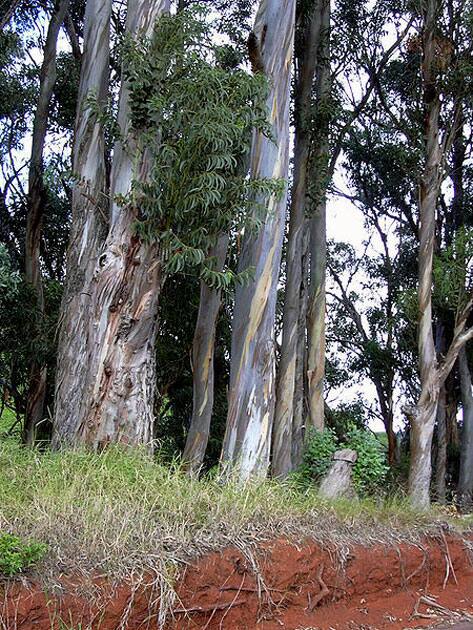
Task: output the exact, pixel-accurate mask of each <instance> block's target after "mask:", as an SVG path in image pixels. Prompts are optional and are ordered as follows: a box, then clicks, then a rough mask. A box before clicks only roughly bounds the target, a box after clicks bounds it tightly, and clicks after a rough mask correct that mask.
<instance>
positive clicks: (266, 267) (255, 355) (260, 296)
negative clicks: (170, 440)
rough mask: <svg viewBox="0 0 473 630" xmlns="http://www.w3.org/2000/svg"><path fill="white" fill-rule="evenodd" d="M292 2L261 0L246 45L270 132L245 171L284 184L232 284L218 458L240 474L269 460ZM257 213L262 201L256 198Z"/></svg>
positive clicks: (261, 470) (259, 140)
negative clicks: (248, 272)
mask: <svg viewBox="0 0 473 630" xmlns="http://www.w3.org/2000/svg"><path fill="white" fill-rule="evenodd" d="M294 22H295V0H288V1H287V2H279V1H277V0H261V1H260V3H259V6H258V11H257V14H256V19H255V24H254V28H253V31H252V32H251V33H250V36H249V40H248V44H249V52H250V61H251V63H252V68H253V71H254V72H255V73H256V74H257V75H258V74H259V75H261V76H264V77H267V80H268V81H269V85H270V88H269V93H268V97H267V113H268V116H269V124H270V128H271V137H268V136H264V135H263V134H262V133H261V131H259V130H255V132H254V134H253V144H252V149H251V158H250V177H251V178H252V179H253V178H258V179H259V178H263V179H272V180H279V181H280V182H283V185H284V188H283V190H281V191H280V192H279V194H278V195H276V194H273V195H272V196H271V197H270V198H269V199H268V200H267V205H266V207H265V208H264V210H265V211H266V217H265V219H264V222H263V225H262V226H261V227H260V229H259V230H258V233H257V234H254V232H253V233H251V232H250V233H245V235H244V242H243V246H242V251H241V255H240V261H239V264H240V269H246V268H248V267H253V268H254V279H253V280H252V281H251V282H249V283H248V284H246V285H245V286H240V287H238V288H237V291H236V295H235V305H234V313H233V331H232V351H231V373H230V391H229V399H228V419H227V427H226V432H225V438H224V444H223V449H222V461H223V463H224V464H226V465H232V466H233V467H234V468H235V470H236V471H237V475H238V476H239V477H240V478H241V479H243V480H245V479H247V478H249V477H250V476H252V475H258V474H263V475H264V474H265V473H266V471H267V468H268V465H269V456H270V447H271V433H272V426H273V417H274V405H275V347H274V344H275V340H274V324H275V310H276V296H277V283H278V279H279V266H280V262H281V252H282V242H283V236H284V227H285V217H286V181H285V180H287V176H288V166H289V100H290V80H291V62H292V52H293V40H294ZM254 206H255V208H254V215H255V216H258V215H261V210H262V208H261V206H262V200H261V199H258V198H255V200H254Z"/></svg>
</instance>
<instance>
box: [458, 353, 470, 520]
mask: <svg viewBox="0 0 473 630" xmlns="http://www.w3.org/2000/svg"><path fill="white" fill-rule="evenodd" d="M458 367H459V372H460V388H461V401H462V408H463V428H462V435H461V451H460V478H459V481H458V503H459V505H460V507H461V509H462V510H465V511H470V510H471V509H472V508H473V393H472V383H471V372H470V367H469V365H468V358H467V353H466V349H465V348H463V349H462V350H461V351H460V354H459V356H458Z"/></svg>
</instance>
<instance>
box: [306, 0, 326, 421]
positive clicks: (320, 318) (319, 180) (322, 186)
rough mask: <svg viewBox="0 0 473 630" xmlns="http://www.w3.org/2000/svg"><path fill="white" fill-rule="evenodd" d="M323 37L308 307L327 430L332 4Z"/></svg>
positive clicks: (313, 372) (315, 402)
mask: <svg viewBox="0 0 473 630" xmlns="http://www.w3.org/2000/svg"><path fill="white" fill-rule="evenodd" d="M322 35H323V36H322V37H321V46H320V52H319V57H320V58H319V61H318V69H317V86H316V98H317V108H318V110H319V112H320V113H321V114H320V118H321V123H320V129H319V132H318V134H317V135H316V137H315V143H316V146H315V147H314V154H313V156H312V168H311V173H312V179H313V182H312V185H313V190H312V198H315V199H316V200H317V201H316V203H315V209H314V212H313V216H312V220H311V222H310V252H311V258H310V289H309V306H308V318H307V328H308V360H307V377H308V388H309V391H308V397H309V420H310V424H311V426H313V427H315V428H316V429H317V430H319V431H321V430H323V428H324V422H325V417H324V379H325V302H326V295H325V280H326V267H327V228H326V190H327V184H328V182H327V177H328V175H327V166H328V152H329V146H328V118H327V111H328V110H329V103H328V100H329V98H330V92H331V75H330V50H329V45H330V2H329V1H328V0H323V16H322Z"/></svg>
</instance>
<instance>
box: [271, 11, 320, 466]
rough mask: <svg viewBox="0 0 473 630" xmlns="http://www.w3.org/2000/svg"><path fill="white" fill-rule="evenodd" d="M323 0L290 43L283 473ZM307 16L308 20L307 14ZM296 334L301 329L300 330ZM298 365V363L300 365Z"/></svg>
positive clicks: (278, 419)
mask: <svg viewBox="0 0 473 630" xmlns="http://www.w3.org/2000/svg"><path fill="white" fill-rule="evenodd" d="M324 4H325V0H316V1H315V0H314V2H313V6H312V10H311V14H310V16H306V14H305V12H302V15H300V16H298V17H299V20H300V21H301V23H302V24H301V27H300V31H301V32H300V33H299V25H298V29H297V32H298V34H299V36H298V37H296V43H295V57H296V60H297V63H296V72H297V76H296V85H295V112H294V115H295V145H294V174H293V184H292V195H291V206H290V210H289V212H290V218H289V234H288V244H287V256H286V270H287V271H286V289H285V295H284V312H283V336H282V345H281V359H280V362H279V366H278V378H277V389H276V409H275V413H274V430H273V454H272V464H271V466H272V473H273V475H274V476H276V477H285V476H286V475H287V474H288V473H289V472H290V471H291V470H292V468H293V462H292V433H293V423H294V413H295V404H296V403H295V388H296V365H297V354H298V345H299V335H300V334H301V331H300V329H299V318H300V310H301V282H302V253H303V247H302V244H303V243H302V242H303V230H304V226H305V223H304V220H305V213H306V197H307V169H308V164H309V147H310V129H309V128H308V123H309V121H310V109H311V107H312V98H311V93H312V86H313V83H314V75H315V70H316V67H317V62H318V59H317V53H318V48H319V44H320V34H321V28H322V14H323V6H324ZM307 17H309V19H307ZM302 334H304V333H303V331H302ZM299 366H300V368H302V367H303V366H302V365H300V364H299Z"/></svg>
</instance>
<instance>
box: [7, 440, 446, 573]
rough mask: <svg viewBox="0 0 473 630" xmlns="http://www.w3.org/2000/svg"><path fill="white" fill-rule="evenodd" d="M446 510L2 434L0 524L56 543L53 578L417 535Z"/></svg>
mask: <svg viewBox="0 0 473 630" xmlns="http://www.w3.org/2000/svg"><path fill="white" fill-rule="evenodd" d="M439 518H440V516H439V515H435V514H434V513H429V514H418V513H415V512H413V511H412V510H411V509H410V508H409V507H408V505H407V504H406V503H404V502H402V501H391V502H386V501H381V500H378V501H375V500H371V501H359V502H339V503H336V504H329V503H326V502H323V501H321V499H320V498H318V496H317V494H316V492H315V490H310V491H308V492H307V491H306V492H301V491H300V490H298V489H297V488H295V487H294V486H291V484H289V483H286V484H282V483H278V482H274V481H262V482H259V483H251V484H248V485H245V486H241V485H238V484H237V483H232V482H229V483H226V484H223V483H222V480H221V479H219V478H216V477H214V478H208V479H205V480H202V481H195V480H194V481H193V480H190V479H189V478H188V477H186V476H185V475H184V474H183V473H182V472H181V471H179V469H178V468H177V467H174V468H171V469H170V468H169V467H165V466H163V465H160V464H159V463H157V462H156V461H154V460H152V459H151V458H149V457H147V456H146V455H144V454H142V453H140V452H124V451H123V450H120V449H118V448H111V449H109V450H107V452H105V453H103V454H101V455H93V454H90V453H86V452H80V451H76V452H66V453H50V452H46V453H39V452H38V451H32V450H27V449H23V448H21V447H20V446H19V445H18V444H17V443H15V442H14V441H13V440H3V441H0V531H2V530H3V531H9V532H12V533H15V534H19V535H21V536H22V537H24V538H25V539H28V540H32V539H34V540H38V541H42V542H46V543H47V544H48V546H49V553H48V556H47V559H46V560H45V561H44V564H43V566H42V567H41V573H42V575H43V576H45V577H46V579H47V577H48V576H51V577H52V576H53V575H57V573H58V571H59V572H61V573H62V572H69V571H72V572H84V573H89V572H100V573H107V574H108V575H113V576H114V577H117V578H120V577H125V576H127V575H130V574H131V572H135V571H141V570H146V569H148V568H151V567H152V568H153V569H155V570H157V571H158V572H159V573H161V574H163V575H168V576H169V575H173V574H174V572H175V568H176V567H177V566H178V565H179V564H180V562H182V561H185V560H188V559H190V558H192V557H195V556H198V555H200V554H202V553H204V552H205V551H208V550H215V549H218V548H221V547H223V546H226V545H235V544H236V545H238V546H239V547H240V548H246V549H249V550H251V549H252V548H253V546H254V545H255V544H257V543H258V541H261V540H263V539H269V538H272V537H280V536H288V537H295V538H296V539H297V540H299V541H300V540H301V539H303V538H305V537H312V538H315V539H318V540H321V541H327V540H330V542H332V543H333V544H335V545H337V544H342V543H343V544H344V543H356V542H363V543H371V542H379V541H383V542H389V541H396V540H403V539H412V538H417V537H419V536H420V535H421V534H422V532H423V531H425V530H428V529H429V528H432V527H436V523H437V524H438V520H439ZM442 518H443V520H445V516H444V515H443V516H442Z"/></svg>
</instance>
